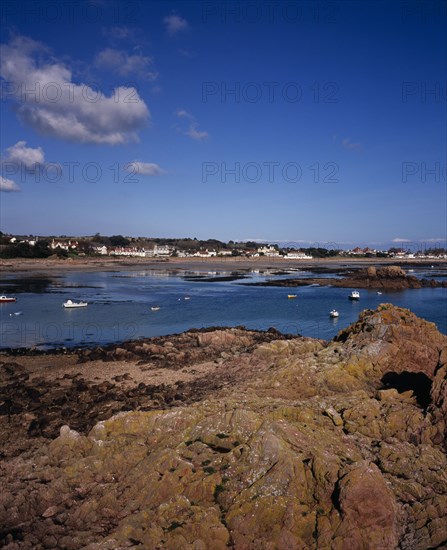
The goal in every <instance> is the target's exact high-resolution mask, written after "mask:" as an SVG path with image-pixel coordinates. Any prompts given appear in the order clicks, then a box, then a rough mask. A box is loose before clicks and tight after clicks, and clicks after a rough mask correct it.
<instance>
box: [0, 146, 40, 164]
mask: <svg viewBox="0 0 447 550" xmlns="http://www.w3.org/2000/svg"><path fill="white" fill-rule="evenodd" d="M6 151H7V152H8V156H7V157H6V158H5V159H4V161H6V162H13V163H17V164H18V165H19V166H25V168H27V169H32V168H34V169H37V168H38V166H39V165H42V164H44V162H45V155H44V152H43V149H42V147H36V148H35V149H33V148H32V147H26V141H18V142H17V143H16V144H15V145H11V147H8V148H7V149H6Z"/></svg>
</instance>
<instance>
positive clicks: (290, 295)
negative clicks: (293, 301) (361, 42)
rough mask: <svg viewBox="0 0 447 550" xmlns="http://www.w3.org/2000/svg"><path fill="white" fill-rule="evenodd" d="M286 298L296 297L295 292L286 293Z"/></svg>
mask: <svg viewBox="0 0 447 550" xmlns="http://www.w3.org/2000/svg"><path fill="white" fill-rule="evenodd" d="M287 298H296V294H287Z"/></svg>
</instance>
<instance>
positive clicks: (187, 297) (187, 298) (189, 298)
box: [183, 296, 191, 300]
mask: <svg viewBox="0 0 447 550" xmlns="http://www.w3.org/2000/svg"><path fill="white" fill-rule="evenodd" d="M183 299H184V300H191V296H185V297H184V298H183Z"/></svg>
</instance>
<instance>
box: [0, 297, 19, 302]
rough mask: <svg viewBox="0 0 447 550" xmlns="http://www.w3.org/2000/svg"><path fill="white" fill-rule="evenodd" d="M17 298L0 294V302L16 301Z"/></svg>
mask: <svg viewBox="0 0 447 550" xmlns="http://www.w3.org/2000/svg"><path fill="white" fill-rule="evenodd" d="M16 301H17V298H10V297H9V296H0V303H4V302H16Z"/></svg>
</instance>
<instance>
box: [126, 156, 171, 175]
mask: <svg viewBox="0 0 447 550" xmlns="http://www.w3.org/2000/svg"><path fill="white" fill-rule="evenodd" d="M126 170H127V172H129V173H131V174H135V175H136V174H138V175H141V176H162V175H163V174H166V170H163V168H161V167H160V166H158V164H155V163H153V162H140V161H138V160H134V161H133V162H130V163H129V164H128V165H127V166H126Z"/></svg>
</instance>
